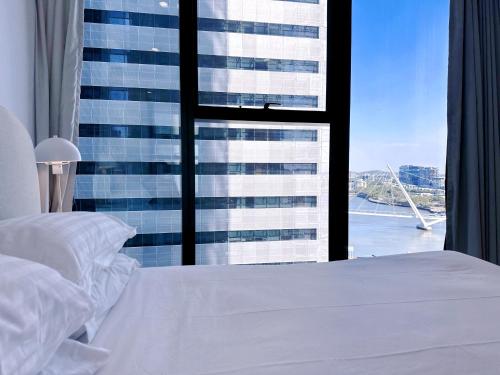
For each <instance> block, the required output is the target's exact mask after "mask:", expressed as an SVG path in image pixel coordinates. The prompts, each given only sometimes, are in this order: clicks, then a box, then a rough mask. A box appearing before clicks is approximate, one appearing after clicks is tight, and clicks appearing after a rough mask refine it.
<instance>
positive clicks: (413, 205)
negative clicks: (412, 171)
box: [387, 163, 432, 230]
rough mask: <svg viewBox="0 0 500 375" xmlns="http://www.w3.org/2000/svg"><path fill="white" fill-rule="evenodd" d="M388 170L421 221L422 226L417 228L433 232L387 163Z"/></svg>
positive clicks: (419, 225)
mask: <svg viewBox="0 0 500 375" xmlns="http://www.w3.org/2000/svg"><path fill="white" fill-rule="evenodd" d="M387 168H389V172H391V175H392V178H394V180H396V183H397V184H398V186H399V188H400V189H401V191H402V192H403V195H404V196H405V198H406V200H407V201H408V203H409V204H410V207H411V209H412V211H413V213H414V214H415V216H416V217H417V218H418V220H420V224H418V225H417V228H418V229H422V230H431V229H432V226H431V225H429V223H427V222H426V221H425V219H424V217H423V216H422V214H421V213H420V211H419V210H418V208H417V206H416V205H415V203H413V200H412V199H411V197H410V194H408V192H407V191H406V189H405V188H404V186H403V184H402V183H401V181H400V180H399V178H398V177H397V176H396V174H395V173H394V171H393V170H392V168H391V166H390V165H389V163H387Z"/></svg>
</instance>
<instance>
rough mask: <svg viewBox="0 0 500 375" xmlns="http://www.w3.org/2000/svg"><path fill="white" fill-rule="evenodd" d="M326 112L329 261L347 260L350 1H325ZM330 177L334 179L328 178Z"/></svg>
mask: <svg viewBox="0 0 500 375" xmlns="http://www.w3.org/2000/svg"><path fill="white" fill-rule="evenodd" d="M327 17H328V18H327V25H328V27H327V40H328V42H327V43H328V44H327V78H326V110H327V112H329V113H331V119H332V122H331V124H332V126H331V128H330V172H329V173H330V178H329V182H328V184H329V187H328V195H329V196H328V205H329V210H328V231H329V233H328V235H329V241H328V246H329V259H330V261H334V260H342V259H347V258H348V254H349V252H348V243H349V187H348V184H349V128H350V104H351V23H352V0H340V1H329V2H328V16H327ZM332 177H334V178H332Z"/></svg>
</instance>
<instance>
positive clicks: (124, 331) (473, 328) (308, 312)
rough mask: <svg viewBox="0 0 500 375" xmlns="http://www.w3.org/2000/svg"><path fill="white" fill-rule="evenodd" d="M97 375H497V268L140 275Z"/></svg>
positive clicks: (457, 258)
mask: <svg viewBox="0 0 500 375" xmlns="http://www.w3.org/2000/svg"><path fill="white" fill-rule="evenodd" d="M93 344H95V345H97V346H100V347H104V348H108V349H110V350H111V357H110V360H109V362H108V364H107V365H106V367H105V368H104V369H103V370H102V371H100V372H99V373H98V374H99V375H116V374H121V375H127V374H130V375H142V374H148V375H160V374H161V375H163V374H165V375H180V374H182V375H190V374H224V375H226V374H227V375H232V374H238V375H264V374H265V375H281V374H283V375H285V374H286V375H293V374H307V375H315V374H322V375H324V374H340V375H344V374H345V375H352V374H356V375H360V374H369V375H378V374H380V375H382V374H383V375H387V374H397V375H405V374H426V375H437V374H440V375H441V374H443V375H445V374H446V375H450V374H453V375H461V374H464V375H465V374H467V375H470V374H481V375H489V374H500V268H498V267H497V266H494V265H491V264H488V263H485V262H482V261H480V260H477V259H474V258H471V257H468V256H465V255H461V254H458V253H454V252H432V253H420V254H411V255H401V256H390V257H381V258H372V259H358V260H354V261H344V262H335V263H329V264H328V263H326V264H303V265H290V266H220V267H171V268H156V269H140V270H138V271H137V272H136V273H135V275H134V276H133V277H132V279H131V281H130V282H129V285H128V286H127V288H126V290H125V292H124V294H123V295H122V297H121V299H120V300H119V301H118V304H117V305H116V306H115V308H113V310H112V311H111V312H110V314H109V315H108V317H107V318H106V320H105V321H104V323H103V325H102V327H101V329H100V331H99V333H98V335H97V337H96V339H95V340H94V342H93Z"/></svg>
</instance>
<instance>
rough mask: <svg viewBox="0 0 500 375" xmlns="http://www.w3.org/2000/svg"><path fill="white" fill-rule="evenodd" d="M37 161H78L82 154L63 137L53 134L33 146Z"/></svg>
mask: <svg viewBox="0 0 500 375" xmlns="http://www.w3.org/2000/svg"><path fill="white" fill-rule="evenodd" d="M35 156H36V161H37V163H47V164H50V163H67V162H71V161H80V160H82V156H81V155H80V151H78V149H77V148H76V146H75V145H74V144H73V143H71V142H70V141H68V140H67V139H64V138H59V137H57V136H54V137H52V138H47V139H45V140H43V141H42V142H40V143H39V144H38V145H37V146H36V148H35Z"/></svg>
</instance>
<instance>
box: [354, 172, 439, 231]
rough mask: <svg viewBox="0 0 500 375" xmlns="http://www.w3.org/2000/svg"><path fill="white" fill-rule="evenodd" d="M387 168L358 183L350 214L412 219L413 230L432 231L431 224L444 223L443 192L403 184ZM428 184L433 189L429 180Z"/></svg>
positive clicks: (418, 177)
mask: <svg viewBox="0 0 500 375" xmlns="http://www.w3.org/2000/svg"><path fill="white" fill-rule="evenodd" d="M387 169H388V171H387V172H382V173H379V174H376V173H375V174H372V175H371V176H370V178H369V179H366V180H358V182H359V183H360V186H357V187H355V188H354V189H353V190H355V192H354V193H355V194H354V195H353V196H351V198H350V202H349V214H351V215H365V216H380V217H395V218H407V219H414V220H415V221H416V227H417V228H418V229H422V230H431V229H432V226H433V225H435V224H437V223H441V222H443V221H445V220H446V214H445V212H444V190H443V189H437V188H427V187H420V186H416V185H405V184H403V183H402V182H401V181H400V179H399V177H398V176H397V175H396V173H394V171H393V169H392V168H391V166H390V165H389V164H387ZM408 174H409V173H408ZM409 175H411V174H409ZM412 176H413V177H414V178H417V179H422V177H420V176H415V175H412ZM423 179H424V180H426V179H425V178H423ZM427 182H429V183H428V184H427V185H428V186H432V184H431V183H430V182H431V181H430V180H429V181H427ZM424 185H425V184H424ZM356 197H357V198H356ZM355 198H356V199H355ZM359 198H361V199H359Z"/></svg>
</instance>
